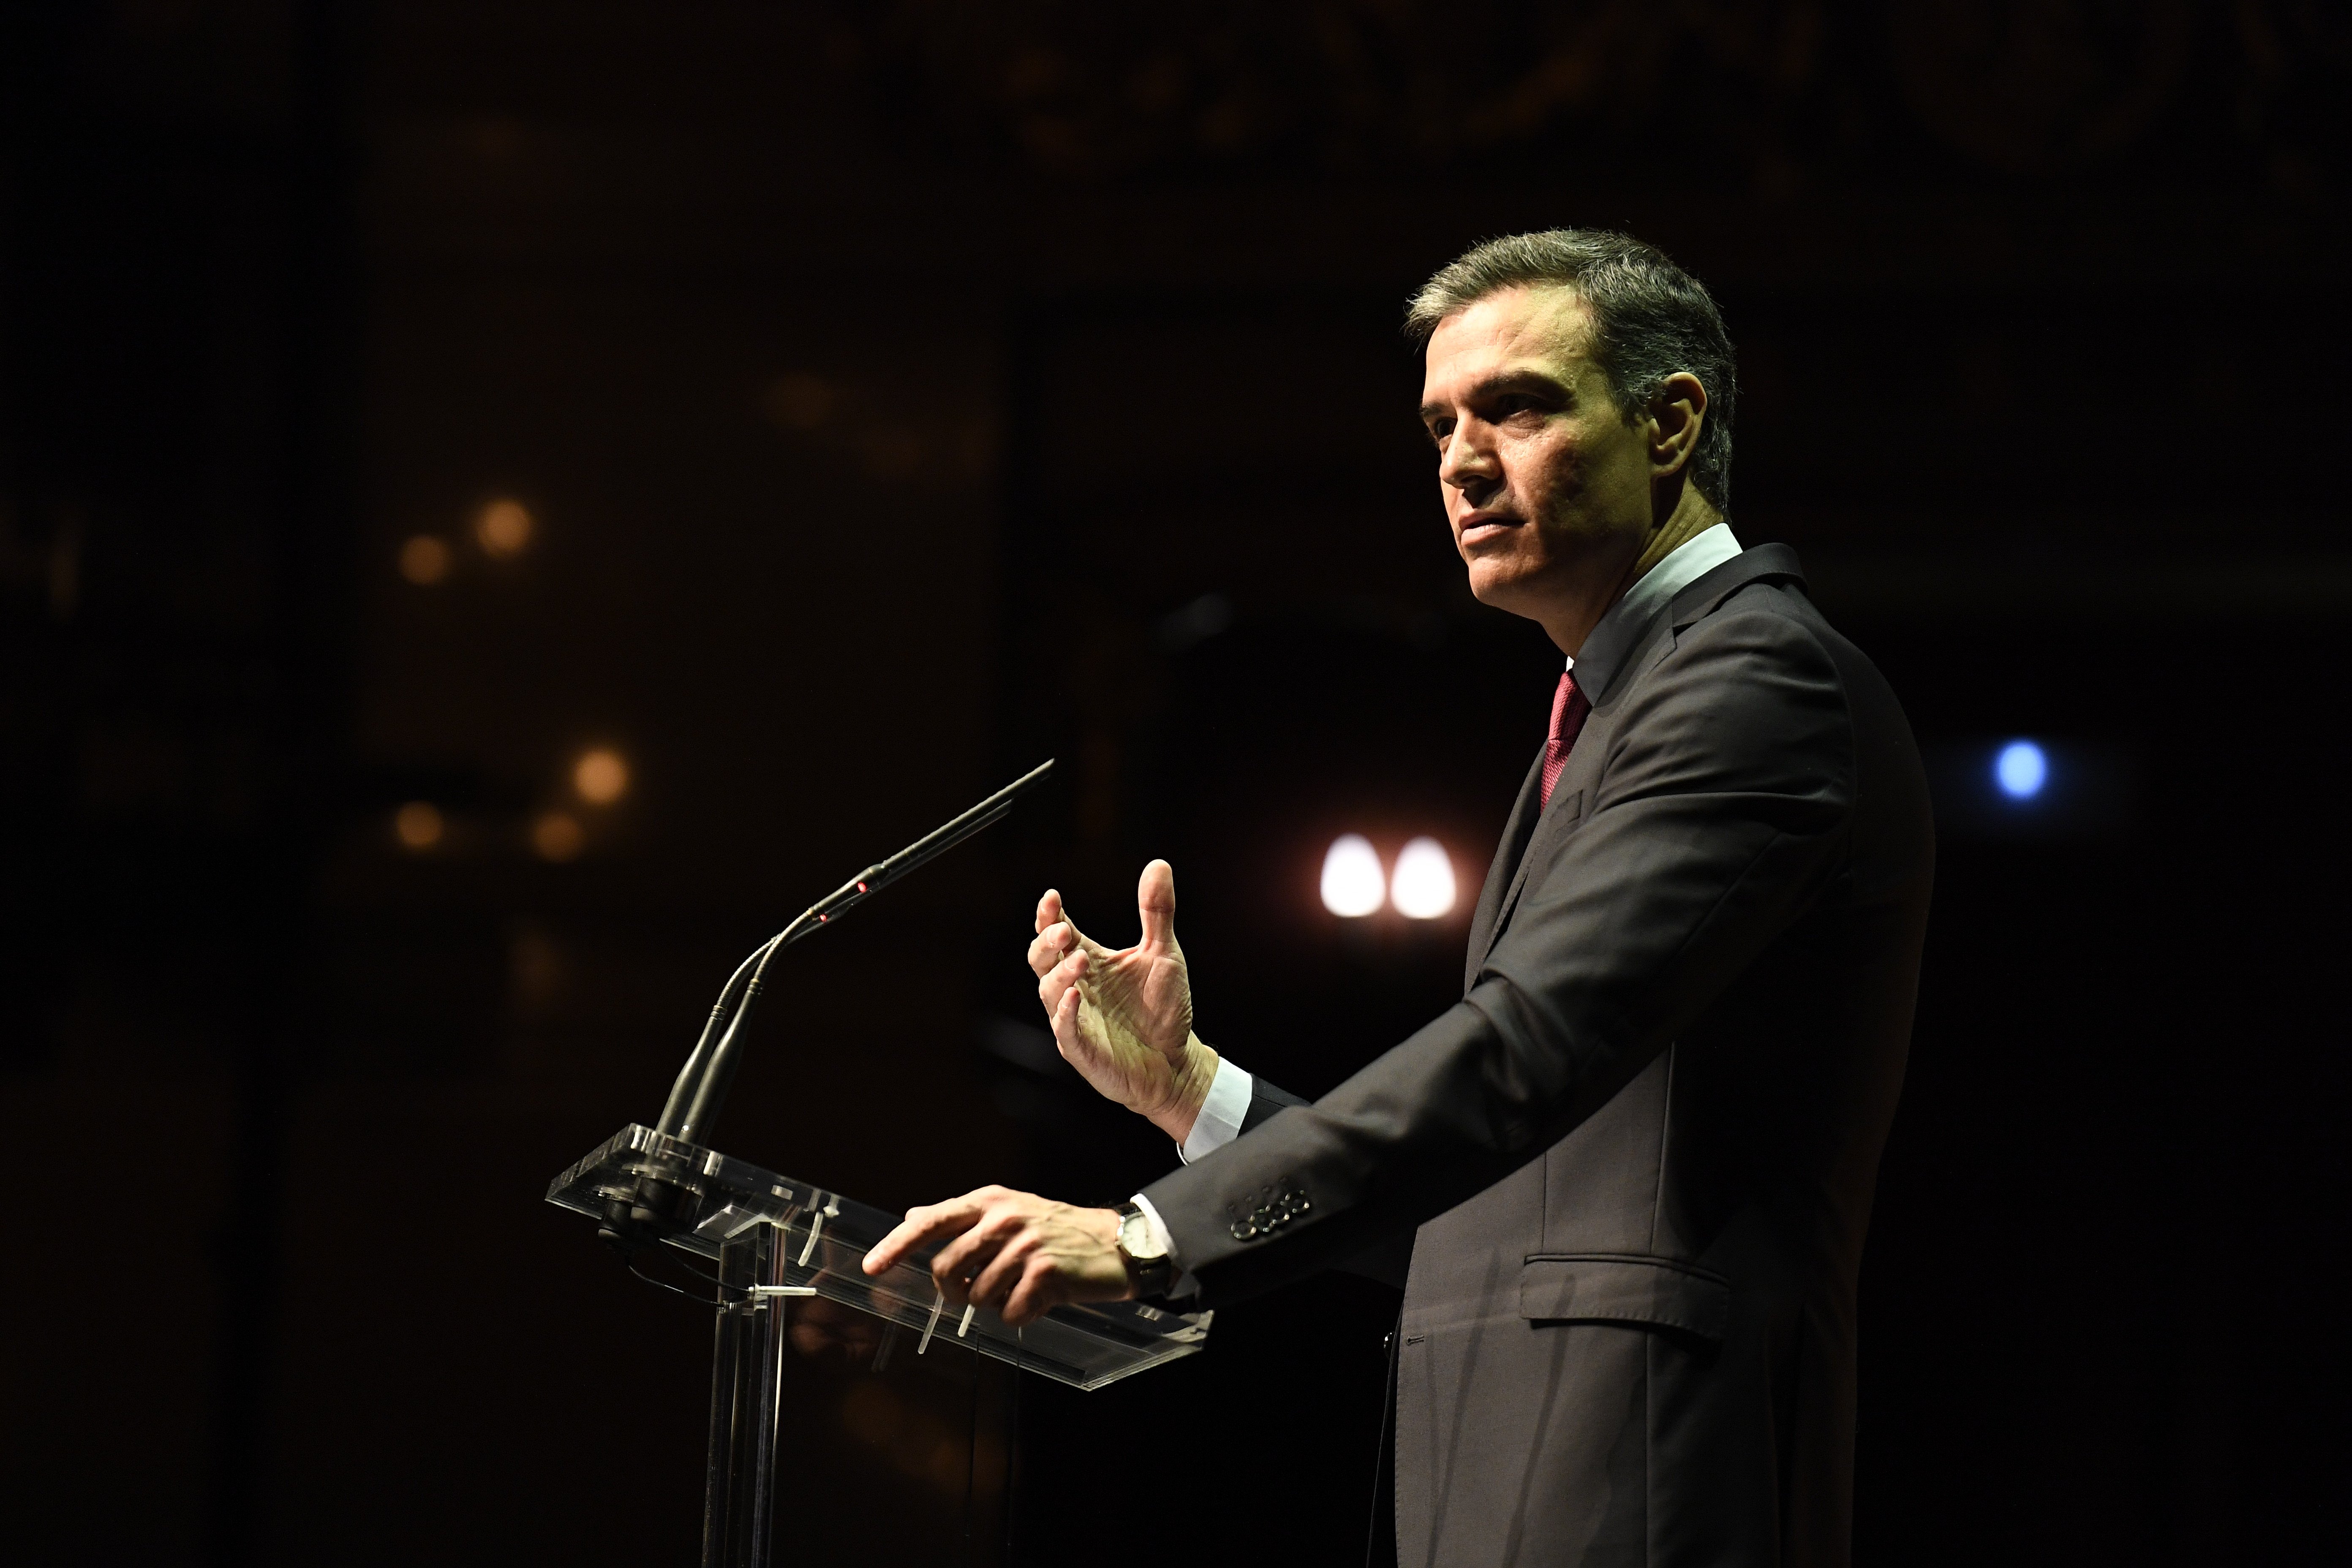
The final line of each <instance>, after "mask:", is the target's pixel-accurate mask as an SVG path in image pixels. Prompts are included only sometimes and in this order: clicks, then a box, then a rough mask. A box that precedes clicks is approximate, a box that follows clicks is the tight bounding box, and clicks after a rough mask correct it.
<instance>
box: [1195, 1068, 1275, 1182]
mask: <svg viewBox="0 0 2352 1568" xmlns="http://www.w3.org/2000/svg"><path fill="white" fill-rule="evenodd" d="M1256 1089H1257V1080H1256V1079H1254V1078H1252V1077H1250V1075H1249V1074H1247V1073H1245V1072H1244V1071H1243V1070H1242V1069H1241V1068H1237V1067H1235V1066H1234V1064H1233V1063H1232V1062H1230V1061H1227V1060H1226V1059H1225V1058H1223V1057H1220V1058H1217V1076H1216V1077H1214V1078H1213V1079H1210V1080H1209V1098H1208V1099H1206V1100H1202V1102H1201V1114H1200V1115H1199V1116H1197V1117H1195V1118H1193V1120H1192V1135H1191V1136H1190V1137H1188V1138H1186V1139H1185V1140H1184V1142H1183V1143H1182V1144H1181V1146H1179V1147H1178V1149H1177V1151H1176V1154H1177V1157H1178V1158H1179V1159H1181V1160H1182V1161H1183V1162H1184V1163H1186V1164H1188V1165H1189V1164H1191V1163H1192V1162H1194V1161H1195V1160H1205V1159H1207V1158H1208V1157H1209V1156H1210V1155H1212V1154H1213V1153H1215V1152H1217V1151H1218V1150H1220V1149H1222V1148H1223V1147H1224V1146H1225V1145H1226V1144H1228V1143H1230V1142H1233V1141H1234V1139H1236V1138H1238V1137H1240V1136H1241V1135H1242V1118H1244V1116H1247V1115H1248V1114H1249V1108H1250V1096H1251V1095H1252V1094H1253V1093H1255V1092H1256Z"/></svg>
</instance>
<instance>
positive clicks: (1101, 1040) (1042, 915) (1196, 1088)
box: [1029, 860, 1217, 1143]
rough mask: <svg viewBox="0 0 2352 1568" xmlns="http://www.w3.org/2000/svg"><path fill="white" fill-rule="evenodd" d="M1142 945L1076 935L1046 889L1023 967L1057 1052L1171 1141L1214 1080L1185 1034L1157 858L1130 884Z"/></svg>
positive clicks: (1170, 882)
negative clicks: (1117, 945)
mask: <svg viewBox="0 0 2352 1568" xmlns="http://www.w3.org/2000/svg"><path fill="white" fill-rule="evenodd" d="M1135 907H1136V912H1137V913H1138V914H1139V916H1141V918H1142V922H1143V940H1142V941H1140V942H1137V943H1136V944H1135V945H1134V946H1133V947H1123V948H1118V949H1116V950H1114V949H1111V948H1107V947H1105V946H1103V945H1102V944H1101V943H1100V942H1096V941H1094V940H1093V939H1091V938H1089V937H1087V935H1086V934H1085V933H1084V932H1082V931H1079V930H1078V928H1077V925H1076V922H1075V921H1071V919H1070V918H1069V916H1068V915H1067V914H1066V912H1065V911H1064V910H1063V908H1062V895H1061V894H1060V893H1058V892H1055V891H1053V890H1051V889H1048V890H1047V892H1046V894H1045V897H1044V898H1042V899H1040V900H1037V927H1036V929H1037V939H1036V940H1035V941H1034V942H1031V943H1030V944H1029V968H1030V970H1031V972H1032V973H1034V974H1035V975H1036V976H1037V999H1038V1001H1040V1002H1042V1003H1044V1004H1045V1016H1046V1018H1047V1020H1048V1021H1049V1022H1051V1024H1052V1025H1053V1027H1054V1043H1055V1045H1056V1046H1059V1047H1061V1051H1062V1056H1063V1058H1064V1059H1065V1060H1066V1061H1067V1062H1068V1063H1069V1064H1070V1065H1071V1066H1072V1067H1074V1068H1077V1069H1078V1072H1079V1074H1080V1075H1081V1076H1082V1077H1084V1078H1085V1079H1086V1080H1087V1082H1088V1083H1090V1084H1092V1085H1093V1086H1094V1087H1095V1089H1096V1092H1097V1093H1099V1094H1101V1095H1102V1096H1103V1097H1104V1098H1105V1099H1108V1100H1116V1101H1118V1103H1119V1104H1121V1105H1124V1106H1126V1107H1127V1108H1128V1109H1129V1110H1132V1111H1134V1112H1135V1113H1136V1114H1138V1115H1139V1116H1142V1117H1145V1118H1147V1119H1149V1120H1150V1122H1151V1123H1152V1125H1154V1126H1156V1127H1158V1128H1159V1129H1160V1131H1163V1132H1165V1133H1167V1134H1168V1135H1169V1136H1170V1137H1171V1138H1173V1139H1174V1140H1176V1142H1179V1143H1181V1142H1183V1141H1184V1140H1185V1139H1186V1138H1187V1137H1189V1136H1190V1135H1191V1133H1192V1122H1193V1119H1194V1118H1196V1117H1197V1116H1198V1115H1199V1114H1200V1111H1201V1102H1202V1100H1205V1099H1206V1098H1208V1093H1209V1083H1210V1080H1211V1079H1213V1078H1215V1077H1216V1072H1217V1053H1216V1052H1214V1051H1213V1050H1211V1049H1210V1048H1209V1047H1207V1046H1205V1045H1203V1044H1202V1043H1201V1037H1199V1036H1198V1035H1195V1034H1194V1033H1192V979H1191V976H1190V975H1189V974H1188V973H1187V972H1186V970H1185V968H1184V950H1183V949H1182V948H1181V947H1180V946H1179V945H1177V942H1176V873H1175V871H1174V870H1173V869H1172V868H1171V867H1170V866H1169V864H1168V862H1167V861H1165V860H1154V861H1153V862H1151V864H1150V865H1149V866H1146V867H1145V868H1143V877H1142V879H1141V880H1140V881H1139V882H1138V883H1137V884H1136V889H1135Z"/></svg>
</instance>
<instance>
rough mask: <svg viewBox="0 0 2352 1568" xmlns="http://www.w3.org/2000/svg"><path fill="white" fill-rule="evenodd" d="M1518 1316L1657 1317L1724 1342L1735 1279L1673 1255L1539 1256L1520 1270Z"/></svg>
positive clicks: (1618, 1320) (1666, 1324)
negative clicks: (1659, 1256) (1682, 1260)
mask: <svg viewBox="0 0 2352 1568" xmlns="http://www.w3.org/2000/svg"><path fill="white" fill-rule="evenodd" d="M1519 1315H1520V1316H1521V1317H1523V1318H1533V1319H1535V1320H1537V1321H1543V1322H1601V1323H1656V1324H1658V1325H1659V1326H1661V1327H1663V1328H1669V1329H1681V1330H1683V1331H1685V1332H1686V1333H1693V1334H1698V1335H1700V1336H1702V1337H1704V1338H1706V1339H1710V1340H1720V1339H1722V1338H1723V1334H1724V1329H1725V1327H1726V1325H1727V1323H1728V1321H1729V1320H1730V1317H1731V1281H1730V1280H1728V1279H1725V1278H1724V1277H1723V1276H1722V1275H1720V1274H1717V1273H1715V1272H1713V1271H1711V1270H1709V1269H1705V1268H1698V1267H1697V1266H1696V1265H1694V1264H1689V1263H1677V1262H1675V1261H1674V1260H1673V1259H1672V1258H1643V1257H1638V1256H1631V1255H1627V1254H1624V1253H1599V1252H1588V1253H1554V1254H1551V1255H1549V1256H1542V1255H1538V1256H1537V1257H1533V1258H1528V1260H1527V1263H1526V1264H1525V1266H1524V1267H1522V1268H1520V1270H1519Z"/></svg>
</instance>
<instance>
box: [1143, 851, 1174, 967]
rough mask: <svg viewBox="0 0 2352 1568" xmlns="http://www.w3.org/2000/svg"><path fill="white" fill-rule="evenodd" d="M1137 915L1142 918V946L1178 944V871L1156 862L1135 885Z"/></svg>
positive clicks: (1171, 945) (1168, 865) (1144, 870)
mask: <svg viewBox="0 0 2352 1568" xmlns="http://www.w3.org/2000/svg"><path fill="white" fill-rule="evenodd" d="M1135 912H1136V913H1137V914H1138V915H1139V916H1141V917H1142V919H1143V945H1144V946H1146V947H1173V946H1175V945H1176V868H1174V867H1173V866H1171V865H1170V864H1168V862H1167V861H1165V860H1154V861H1153V862H1152V863H1151V864H1150V865H1149V866H1146V867H1145V868H1143V877H1142V879H1141V880H1140V881H1139V882H1137V883H1136V884H1135Z"/></svg>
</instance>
